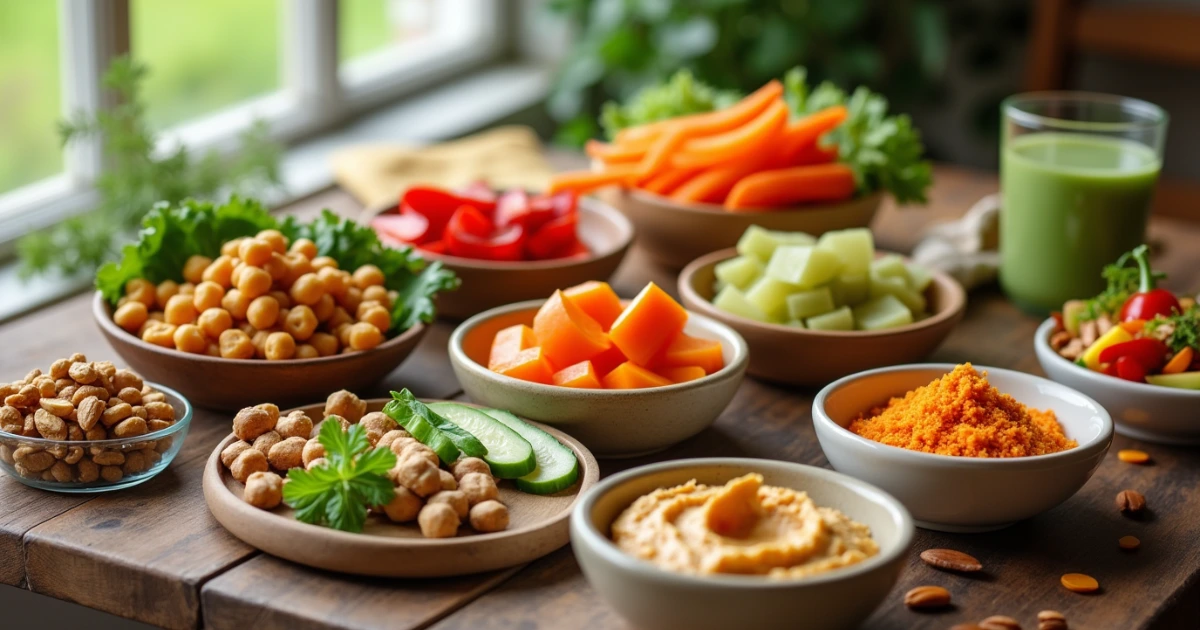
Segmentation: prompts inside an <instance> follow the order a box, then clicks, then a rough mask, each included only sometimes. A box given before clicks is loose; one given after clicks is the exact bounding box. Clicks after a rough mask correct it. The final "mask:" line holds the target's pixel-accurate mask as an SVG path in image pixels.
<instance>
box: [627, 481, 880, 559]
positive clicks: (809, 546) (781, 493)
mask: <svg viewBox="0 0 1200 630" xmlns="http://www.w3.org/2000/svg"><path fill="white" fill-rule="evenodd" d="M612 537H613V542H615V543H616V544H617V546H618V547H619V548H620V549H621V550H623V551H625V552H626V553H628V554H630V555H633V556H635V557H638V558H641V559H643V560H647V561H649V562H652V563H654V564H656V565H658V566H659V567H661V568H664V569H668V570H671V571H677V572H680V573H691V574H715V573H736V574H749V575H766V576H769V577H772V578H799V577H807V576H811V575H816V574H818V573H823V572H825V571H831V570H833V569H837V568H839V567H844V566H849V565H852V564H855V563H858V562H861V561H863V560H864V559H866V558H869V557H871V556H873V555H875V554H877V553H879V545H878V544H877V543H876V542H875V540H874V539H872V538H871V530H870V528H868V527H867V526H866V525H863V524H862V523H858V522H855V521H852V520H850V518H849V517H847V516H846V515H845V514H842V513H841V512H839V511H837V510H835V509H832V508H824V507H818V506H817V505H816V504H814V503H813V502H812V500H811V499H809V498H808V494H807V493H805V492H796V491H795V490H791V489H788V488H779V487H775V486H764V485H763V478H762V475H759V474H754V473H752V474H749V475H745V476H743V477H739V478H737V479H733V480H731V481H729V482H728V483H726V484H725V485H724V486H706V485H703V484H698V483H696V480H694V479H693V480H691V481H689V482H687V483H685V484H683V485H681V486H676V487H674V488H663V489H659V490H655V491H654V492H651V493H650V494H647V495H645V496H642V497H639V498H638V499H637V500H636V501H634V502H633V505H630V506H629V507H628V508H626V510H625V511H624V512H622V513H621V515H620V516H619V517H617V520H616V521H615V522H614V523H613V526H612Z"/></svg>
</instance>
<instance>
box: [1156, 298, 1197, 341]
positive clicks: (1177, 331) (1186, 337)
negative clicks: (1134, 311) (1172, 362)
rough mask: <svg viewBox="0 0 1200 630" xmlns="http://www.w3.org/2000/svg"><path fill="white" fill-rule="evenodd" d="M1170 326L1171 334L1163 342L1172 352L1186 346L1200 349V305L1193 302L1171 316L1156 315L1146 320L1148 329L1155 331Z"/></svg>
mask: <svg viewBox="0 0 1200 630" xmlns="http://www.w3.org/2000/svg"><path fill="white" fill-rule="evenodd" d="M1164 325H1166V326H1169V327H1170V330H1171V332H1170V334H1168V335H1167V336H1166V338H1165V339H1163V342H1164V343H1166V344H1167V346H1168V347H1169V348H1171V352H1179V351H1181V350H1183V349H1184V348H1194V349H1196V350H1200V306H1198V305H1196V304H1193V305H1191V306H1190V307H1188V309H1187V310H1185V311H1184V312H1182V313H1175V314H1173V315H1171V316H1170V317H1161V316H1160V317H1155V318H1154V319H1152V320H1150V321H1148V322H1146V331H1147V332H1151V333H1152V332H1154V331H1156V330H1158V329H1159V327H1161V326H1164Z"/></svg>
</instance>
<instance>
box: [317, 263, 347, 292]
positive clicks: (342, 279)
mask: <svg viewBox="0 0 1200 630" xmlns="http://www.w3.org/2000/svg"><path fill="white" fill-rule="evenodd" d="M316 273H317V279H318V280H320V281H321V284H323V285H324V286H325V291H326V292H327V293H329V294H331V295H333V296H334V297H340V296H342V295H345V294H346V289H347V288H348V287H349V286H350V276H349V275H347V274H346V272H344V271H341V270H338V269H334V268H333V267H322V268H321V269H318V270H317V272H316Z"/></svg>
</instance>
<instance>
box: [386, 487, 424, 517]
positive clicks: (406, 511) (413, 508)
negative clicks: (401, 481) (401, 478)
mask: <svg viewBox="0 0 1200 630" xmlns="http://www.w3.org/2000/svg"><path fill="white" fill-rule="evenodd" d="M422 505H423V502H422V501H421V497H419V496H417V495H416V494H414V493H413V492H412V490H409V489H408V488H405V487H404V486H396V494H395V495H394V496H393V497H392V500H391V501H390V502H388V503H386V504H384V505H383V507H382V509H383V513H384V514H386V515H387V517H388V519H389V520H391V521H392V522H393V523H407V522H409V521H412V520H413V519H415V518H417V514H420V513H421V506H422Z"/></svg>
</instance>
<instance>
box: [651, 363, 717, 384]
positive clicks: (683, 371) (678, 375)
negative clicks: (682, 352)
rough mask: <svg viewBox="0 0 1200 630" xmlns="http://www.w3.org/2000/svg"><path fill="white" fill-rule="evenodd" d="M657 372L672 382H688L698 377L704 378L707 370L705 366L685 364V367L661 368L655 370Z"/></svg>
mask: <svg viewBox="0 0 1200 630" xmlns="http://www.w3.org/2000/svg"><path fill="white" fill-rule="evenodd" d="M655 374H658V375H659V376H661V377H663V378H665V379H667V380H668V381H671V382H672V383H686V382H688V381H694V380H696V379H698V378H704V374H705V372H704V368H702V367H700V366H699V365H685V366H683V367H669V368H659V369H658V370H655Z"/></svg>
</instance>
